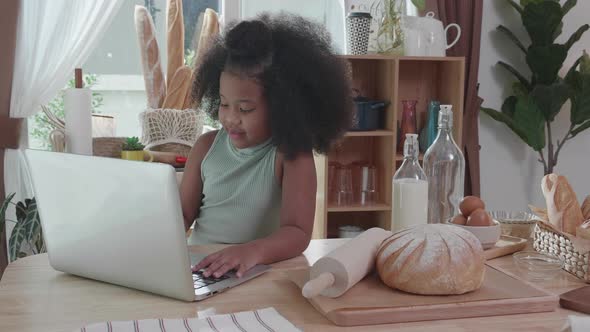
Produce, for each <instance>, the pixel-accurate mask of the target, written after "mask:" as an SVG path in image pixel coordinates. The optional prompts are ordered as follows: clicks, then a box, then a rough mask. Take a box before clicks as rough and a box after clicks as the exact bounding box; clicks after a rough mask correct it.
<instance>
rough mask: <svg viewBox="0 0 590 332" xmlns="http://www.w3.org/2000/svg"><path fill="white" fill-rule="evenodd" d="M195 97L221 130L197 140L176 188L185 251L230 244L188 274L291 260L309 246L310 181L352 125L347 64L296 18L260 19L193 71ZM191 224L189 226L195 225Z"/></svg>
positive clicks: (217, 46) (240, 28) (230, 35)
mask: <svg viewBox="0 0 590 332" xmlns="http://www.w3.org/2000/svg"><path fill="white" fill-rule="evenodd" d="M192 97H193V99H194V100H196V101H199V102H200V107H201V108H202V109H203V110H205V111H206V112H208V113H209V114H210V115H211V116H212V117H213V118H215V119H219V121H220V122H221V125H222V129H220V130H219V131H214V132H208V133H206V134H203V135H202V136H201V137H199V139H198V140H197V142H196V143H195V145H194V147H193V149H192V151H191V153H190V156H189V158H188V161H187V164H186V167H185V171H184V176H183V179H182V183H181V186H180V192H181V200H182V212H183V215H184V222H185V227H186V229H187V230H188V228H189V227H190V226H191V225H192V224H193V222H195V221H196V225H195V228H194V231H193V232H192V233H191V236H190V238H189V240H188V242H189V244H207V243H230V244H237V245H235V246H231V247H228V248H226V249H223V250H221V251H219V252H216V253H214V254H212V255H209V256H208V257H206V258H205V259H204V260H203V261H202V262H200V263H199V264H198V265H196V266H195V267H194V270H199V269H201V268H206V269H205V272H204V275H205V276H210V275H213V276H215V277H219V276H221V275H223V274H225V273H226V272H228V271H229V270H232V269H235V270H236V271H237V275H238V276H239V277H240V276H242V275H243V273H244V272H246V271H247V270H248V269H250V268H251V267H253V266H254V265H256V264H268V263H273V262H276V261H280V260H284V259H288V258H291V257H294V256H297V255H299V254H301V253H302V252H303V250H305V248H307V245H308V244H309V241H310V239H311V232H312V228H313V221H314V214H315V199H316V173H315V166H314V160H313V154H312V152H313V151H316V152H318V153H326V152H327V150H328V149H329V147H330V145H331V144H332V143H333V142H334V141H335V140H336V139H338V138H339V137H340V136H341V135H342V134H343V133H344V132H345V131H346V130H347V129H348V128H349V125H350V122H351V121H350V119H351V114H352V100H351V87H350V81H349V75H348V72H347V67H346V65H345V61H344V60H342V59H340V58H338V57H336V56H335V55H334V54H333V52H332V49H331V46H330V37H329V35H328V33H327V32H326V31H325V30H324V29H323V28H322V27H321V26H320V25H318V24H315V23H312V22H309V21H307V20H305V19H303V18H301V17H299V16H294V15H287V14H281V15H278V16H270V15H267V14H264V15H262V16H259V17H258V19H256V20H253V21H243V22H241V23H239V24H237V25H235V26H234V27H233V28H231V29H229V31H228V32H227V34H226V35H225V36H223V37H222V38H220V39H219V40H217V41H216V42H215V43H214V44H213V46H212V47H211V49H210V50H209V51H208V52H207V54H206V56H205V57H204V58H203V62H202V63H201V65H200V66H199V68H198V69H197V71H196V79H195V82H194V84H193V91H192ZM195 219H196V220H195Z"/></svg>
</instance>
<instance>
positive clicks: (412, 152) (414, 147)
mask: <svg viewBox="0 0 590 332" xmlns="http://www.w3.org/2000/svg"><path fill="white" fill-rule="evenodd" d="M418 148H419V145H418V134H406V141H405V142H404V157H413V158H418V152H419V151H418Z"/></svg>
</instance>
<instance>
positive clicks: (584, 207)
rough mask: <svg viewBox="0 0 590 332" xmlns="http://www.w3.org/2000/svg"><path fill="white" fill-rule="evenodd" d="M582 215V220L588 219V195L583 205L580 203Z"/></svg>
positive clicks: (589, 203)
mask: <svg viewBox="0 0 590 332" xmlns="http://www.w3.org/2000/svg"><path fill="white" fill-rule="evenodd" d="M582 215H583V216H584V220H588V219H590V195H588V196H586V199H585V200H584V203H582Z"/></svg>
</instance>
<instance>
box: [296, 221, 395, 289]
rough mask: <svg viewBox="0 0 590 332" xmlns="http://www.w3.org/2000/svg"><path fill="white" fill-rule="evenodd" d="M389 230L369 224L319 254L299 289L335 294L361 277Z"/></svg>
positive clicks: (369, 268) (371, 268) (373, 264)
mask: <svg viewBox="0 0 590 332" xmlns="http://www.w3.org/2000/svg"><path fill="white" fill-rule="evenodd" d="M391 235H392V233H391V232H389V231H386V230H384V229H382V228H376V227H375V228H371V229H368V230H366V231H365V232H363V233H362V234H360V235H359V236H357V237H355V238H354V239H352V240H350V241H348V242H346V243H345V244H344V245H342V246H340V247H338V248H336V249H334V250H333V251H332V252H330V253H329V254H327V255H326V256H324V257H322V258H320V259H319V260H318V261H317V262H315V264H313V266H312V267H311V269H310V271H309V277H310V278H309V281H308V282H307V283H306V284H305V285H304V286H303V289H302V290H301V293H302V294H303V296H304V297H306V298H311V297H314V296H317V295H323V296H327V297H338V296H340V295H342V294H344V292H346V291H347V290H348V289H350V288H351V287H352V286H354V285H355V284H356V283H357V282H359V281H361V279H363V278H364V277H365V276H366V275H367V274H368V273H369V272H371V270H373V268H374V267H375V256H376V255H377V250H378V249H379V246H380V245H381V243H382V242H383V240H385V239H386V238H388V237H389V236H391Z"/></svg>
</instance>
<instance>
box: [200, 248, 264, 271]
mask: <svg viewBox="0 0 590 332" xmlns="http://www.w3.org/2000/svg"><path fill="white" fill-rule="evenodd" d="M260 257H261V255H260V254H259V251H258V250H257V248H256V246H255V245H253V244H251V243H245V244H238V245H234V246H231V247H228V248H225V249H222V250H220V251H218V252H216V253H213V254H211V255H209V256H207V257H205V258H204V259H203V260H202V261H201V262H199V264H197V265H195V266H194V267H193V271H199V270H201V269H205V271H204V272H203V276H205V277H209V276H213V277H214V278H219V277H221V276H222V275H224V274H226V273H227V272H229V271H230V270H236V271H237V272H236V276H237V277H238V278H241V277H242V276H243V275H244V273H246V271H248V270H249V269H251V268H253V267H254V266H255V265H256V264H258V263H259V262H260Z"/></svg>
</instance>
